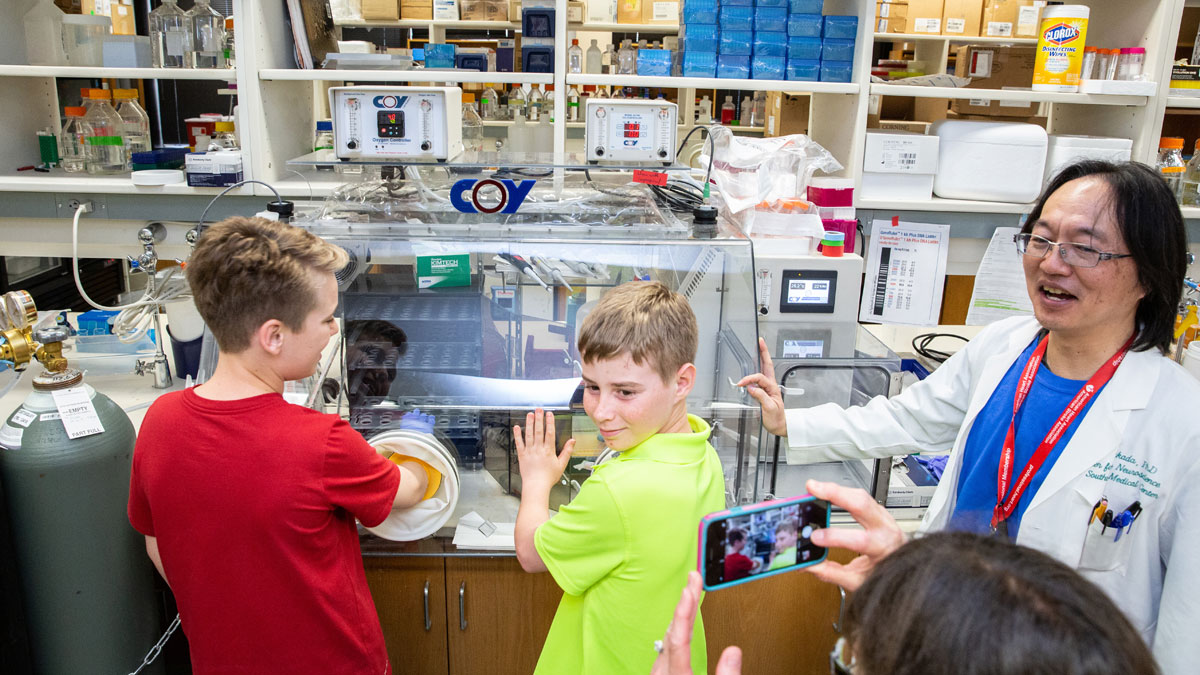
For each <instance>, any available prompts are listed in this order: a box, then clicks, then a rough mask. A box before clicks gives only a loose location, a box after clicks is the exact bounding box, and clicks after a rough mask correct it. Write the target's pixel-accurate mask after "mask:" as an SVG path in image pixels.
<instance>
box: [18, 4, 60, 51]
mask: <svg viewBox="0 0 1200 675" xmlns="http://www.w3.org/2000/svg"><path fill="white" fill-rule="evenodd" d="M64 16H66V15H65V14H64V13H63V11H62V10H61V9H59V8H58V7H57V6H56V5H55V4H54V0H38V4H36V5H34V7H33V9H31V10H29V11H28V12H26V13H25V56H26V58H27V59H28V61H29V65H31V66H65V65H67V55H66V53H65V52H64V51H63V39H62V23H63V17H64Z"/></svg>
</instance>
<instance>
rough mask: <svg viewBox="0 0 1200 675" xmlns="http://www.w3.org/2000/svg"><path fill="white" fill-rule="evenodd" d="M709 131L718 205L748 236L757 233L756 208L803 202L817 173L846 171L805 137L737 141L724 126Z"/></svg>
mask: <svg viewBox="0 0 1200 675" xmlns="http://www.w3.org/2000/svg"><path fill="white" fill-rule="evenodd" d="M708 131H709V133H710V134H712V147H713V155H714V156H715V160H714V161H713V162H712V180H713V182H714V183H716V185H717V188H718V189H719V190H720V197H721V198H720V200H717V201H719V203H720V206H719V208H721V211H722V216H724V217H725V218H726V219H727V220H730V221H732V222H734V223H735V224H737V225H738V226H739V227H740V228H741V229H742V230H743V231H744V232H746V233H747V234H749V233H750V232H751V231H752V230H753V223H754V212H755V210H754V208H752V207H754V206H755V205H757V204H759V203H761V202H764V201H765V202H775V201H778V200H789V199H792V198H795V197H802V196H803V195H804V193H805V189H806V188H807V187H808V182H809V179H811V178H812V175H813V173H815V172H816V171H818V170H819V171H824V172H826V173H834V172H837V171H841V169H842V165H841V163H839V162H838V161H837V159H836V158H834V156H833V154H832V153H830V152H829V151H828V150H826V149H825V148H823V147H821V145H820V144H818V143H816V142H815V141H813V140H812V139H810V138H809V137H808V136H805V135H803V134H794V135H791V136H779V137H776V138H750V137H746V136H734V135H733V131H731V130H730V129H729V128H728V127H723V126H720V125H713V126H711V127H709V128H708Z"/></svg>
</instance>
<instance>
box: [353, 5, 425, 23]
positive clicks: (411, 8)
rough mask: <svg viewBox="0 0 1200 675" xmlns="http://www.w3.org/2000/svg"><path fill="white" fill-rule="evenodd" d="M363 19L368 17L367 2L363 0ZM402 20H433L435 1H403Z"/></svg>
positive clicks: (401, 8)
mask: <svg viewBox="0 0 1200 675" xmlns="http://www.w3.org/2000/svg"><path fill="white" fill-rule="evenodd" d="M363 2H364V4H363V18H364V19H365V18H367V17H366V4H365V3H366V2H367V0H363ZM400 18H401V19H425V20H430V19H433V0H401V2H400Z"/></svg>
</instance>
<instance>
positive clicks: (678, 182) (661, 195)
mask: <svg viewBox="0 0 1200 675" xmlns="http://www.w3.org/2000/svg"><path fill="white" fill-rule="evenodd" d="M650 191H651V192H653V193H654V200H655V201H656V202H658V203H659V204H660V205H662V206H665V207H667V208H668V209H670V210H672V211H674V212H676V213H691V212H692V211H693V210H695V209H696V207H698V206H702V205H703V204H704V190H703V189H701V188H700V187H699V186H698V185H696V184H695V183H693V182H691V181H687V180H683V179H681V178H668V179H667V184H666V185H651V186H650Z"/></svg>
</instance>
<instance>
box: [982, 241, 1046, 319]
mask: <svg viewBox="0 0 1200 675" xmlns="http://www.w3.org/2000/svg"><path fill="white" fill-rule="evenodd" d="M1020 231H1021V230H1020V228H1016V227H997V228H996V231H995V232H993V233H992V241H991V242H990V243H988V247H987V251H985V252H984V254H983V260H981V261H979V271H978V272H976V273H975V288H974V289H973V290H972V291H971V306H970V307H968V308H967V322H966V323H967V325H968V326H986V325H987V324H989V323H992V322H993V321H999V320H1000V319H1007V318H1008V317H1010V316H1028V315H1030V314H1032V313H1033V304H1032V303H1030V301H1029V292H1028V291H1027V290H1026V287H1025V270H1024V268H1023V267H1022V266H1021V254H1020V253H1017V247H1016V246H1015V245H1014V244H1013V235H1015V234H1017V233H1019V232H1020Z"/></svg>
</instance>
